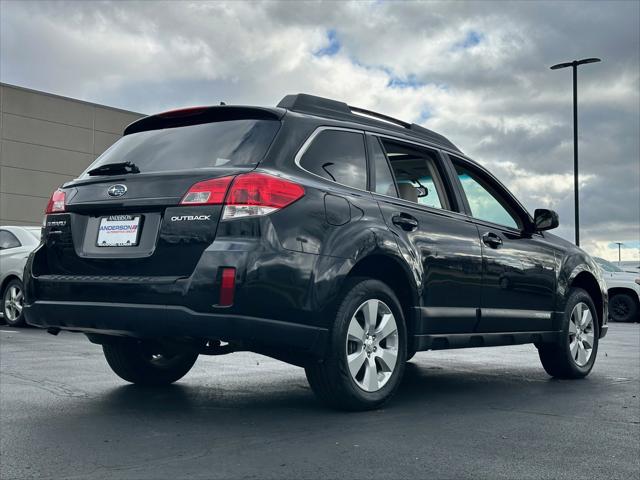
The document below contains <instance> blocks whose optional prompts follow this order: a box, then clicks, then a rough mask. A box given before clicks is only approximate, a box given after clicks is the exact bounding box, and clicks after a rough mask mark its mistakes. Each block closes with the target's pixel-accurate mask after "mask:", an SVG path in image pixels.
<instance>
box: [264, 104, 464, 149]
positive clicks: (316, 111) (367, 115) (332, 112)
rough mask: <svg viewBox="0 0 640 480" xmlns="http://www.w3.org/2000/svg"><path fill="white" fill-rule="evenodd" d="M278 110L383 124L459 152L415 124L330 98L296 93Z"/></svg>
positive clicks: (280, 105)
mask: <svg viewBox="0 0 640 480" xmlns="http://www.w3.org/2000/svg"><path fill="white" fill-rule="evenodd" d="M277 106H278V107H279V108H285V109H287V110H291V111H294V112H300V113H308V114H311V115H321V116H328V117H332V118H336V119H343V120H349V121H356V122H360V123H362V122H363V121H364V123H370V122H367V121H366V120H373V121H374V122H376V123H378V122H383V123H386V124H392V125H394V126H396V127H399V128H404V129H407V130H409V131H410V132H412V133H415V134H417V135H419V136H422V137H426V138H427V139H428V140H430V141H433V142H436V143H440V144H442V145H444V146H446V147H448V148H451V149H452V150H456V151H458V152H459V151H460V150H459V149H458V147H456V146H455V145H454V144H453V143H452V142H451V141H450V140H449V139H447V138H446V137H444V136H442V135H440V134H439V133H436V132H433V131H431V130H429V129H427V128H424V127H422V126H420V125H418V124H416V123H408V122H405V121H402V120H399V119H397V118H394V117H390V116H388V115H384V114H382V113H378V112H374V111H371V110H365V109H364V108H360V107H353V106H351V105H347V104H346V103H345V102H340V101H338V100H331V99H330V98H324V97H317V96H315V95H309V94H306V93H298V94H294V95H287V96H285V97H284V98H283V99H282V100H280V102H279V103H278V105H277Z"/></svg>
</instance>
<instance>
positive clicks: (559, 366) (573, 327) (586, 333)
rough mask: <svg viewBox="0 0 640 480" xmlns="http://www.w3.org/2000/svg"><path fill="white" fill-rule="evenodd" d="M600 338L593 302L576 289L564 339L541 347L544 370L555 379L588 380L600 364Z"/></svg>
mask: <svg viewBox="0 0 640 480" xmlns="http://www.w3.org/2000/svg"><path fill="white" fill-rule="evenodd" d="M599 336H600V326H599V324H598V316H597V314H596V308H595V305H594V304H593V300H591V297H590V296H589V294H588V293H587V292H586V291H584V290H582V289H581V288H572V289H571V290H570V292H569V298H568V300H567V305H566V308H565V311H564V318H563V327H562V332H561V334H560V338H559V339H558V341H557V342H554V343H542V344H540V345H538V354H539V355H540V361H541V362H542V366H543V367H544V369H545V370H546V372H547V373H548V374H549V375H551V376H552V377H556V378H583V377H586V376H587V375H589V372H591V369H592V368H593V365H594V363H595V361H596V356H597V354H598V341H599ZM588 345H590V346H591V348H590V349H589V348H587V346H588Z"/></svg>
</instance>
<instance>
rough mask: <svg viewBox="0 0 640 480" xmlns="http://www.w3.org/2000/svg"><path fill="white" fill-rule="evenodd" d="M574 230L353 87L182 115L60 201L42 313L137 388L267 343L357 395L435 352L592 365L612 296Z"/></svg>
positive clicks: (54, 206) (38, 294) (38, 289)
mask: <svg viewBox="0 0 640 480" xmlns="http://www.w3.org/2000/svg"><path fill="white" fill-rule="evenodd" d="M557 225H558V218H557V215H556V214H555V213H554V212H552V211H550V210H536V212H535V215H534V217H533V218H532V217H531V216H530V215H529V214H528V213H527V211H526V210H525V209H524V208H523V207H522V205H521V204H520V203H519V202H518V201H517V200H516V199H515V198H514V197H513V196H512V195H511V194H510V193H509V191H507V189H506V188H505V187H504V186H503V185H502V184H500V182H498V181H497V180H496V179H495V178H494V177H493V176H492V175H491V174H489V173H488V172H487V171H486V170H485V169H484V168H482V167H481V166H480V165H478V164H477V163H475V162H473V161H471V160H470V159H468V158H467V157H466V156H465V155H464V154H462V153H461V152H460V150H459V149H458V148H456V146H455V145H453V144H452V143H451V142H450V141H449V140H447V139H446V138H444V137H442V136H441V135H438V134H436V133H434V132H431V131H429V130H426V129H424V128H422V127H420V126H418V125H415V124H408V123H405V122H402V121H399V120H396V119H394V118H391V117H388V116H385V115H381V114H378V113H375V112H371V111H367V110H363V109H359V108H355V107H350V106H348V105H347V104H345V103H342V102H337V101H333V100H328V99H323V98H319V97H314V96H310V95H304V94H299V95H289V96H287V97H285V98H284V99H283V100H282V101H281V102H280V103H279V104H278V106H277V108H258V107H247V106H214V107H203V108H191V109H184V110H177V111H170V112H166V113H160V114H158V115H151V116H148V117H145V118H142V119H140V120H138V121H136V122H134V123H132V124H131V125H129V126H128V127H127V128H126V130H125V131H124V136H123V138H122V139H120V140H119V141H118V142H116V143H115V144H114V145H113V146H112V147H111V148H110V149H108V150H107V151H106V152H105V153H104V154H103V155H102V156H100V157H99V158H98V159H97V160H96V161H95V162H94V163H93V164H92V165H91V166H90V167H89V168H88V169H87V170H86V171H85V172H84V173H83V174H82V175H81V176H80V177H79V178H77V179H76V180H74V181H71V182H69V183H67V184H65V185H63V186H62V187H61V188H60V189H59V190H57V191H56V192H55V193H54V194H53V195H52V197H51V200H50V201H49V204H48V206H47V210H46V218H45V223H44V231H43V241H42V244H41V245H40V246H39V248H37V250H36V251H35V252H34V253H33V254H32V255H31V257H30V259H29V261H28V263H27V266H26V271H25V277H24V278H25V284H26V285H25V305H24V307H25V315H26V319H27V322H28V323H30V324H32V325H36V326H39V327H44V328H48V329H49V331H50V332H51V333H54V334H55V333H57V332H58V331H60V330H69V331H74V332H83V333H84V334H86V336H87V337H88V338H89V340H90V341H92V342H94V343H97V344H100V345H102V348H103V350H104V355H105V357H106V360H107V362H108V363H109V365H110V366H111V368H112V369H113V370H114V371H115V373H116V374H118V375H119V376H120V377H122V378H123V379H125V380H127V381H129V382H133V383H138V384H156V385H157V384H168V383H171V382H175V381H176V380H178V379H180V378H181V377H182V376H184V375H185V374H186V373H187V372H188V371H189V369H190V368H191V367H192V366H193V364H194V362H195V361H196V358H197V357H198V355H200V354H205V355H219V354H225V353H231V352H233V351H238V350H249V351H253V352H258V353H261V354H264V355H268V356H271V357H274V358H277V359H280V360H283V361H285V362H289V363H292V364H294V365H299V366H302V367H304V368H305V371H306V374H307V378H308V380H309V383H310V384H311V387H312V389H313V391H314V392H315V393H316V394H317V395H318V396H319V397H320V398H321V399H322V400H324V401H325V402H327V403H329V404H330V405H333V406H335V407H339V408H346V409H352V410H355V409H368V408H375V407H377V406H379V405H381V404H382V403H383V402H385V401H386V400H387V399H389V398H390V397H391V396H392V395H393V393H394V392H395V390H396V389H397V388H398V385H399V383H400V381H401V379H402V374H403V371H404V368H405V362H406V361H407V360H408V359H410V358H411V357H412V356H413V355H414V354H415V353H416V352H417V351H422V350H432V349H446V348H461V347H484V346H492V345H513V344H524V343H533V344H534V345H535V346H536V347H537V349H538V352H539V355H540V359H541V361H542V365H543V367H544V368H545V370H546V371H547V372H548V373H549V374H550V375H552V376H555V377H562V378H579V377H584V376H585V375H587V374H588V373H589V371H590V370H591V368H592V367H593V364H594V362H595V359H596V354H597V350H598V340H599V339H600V338H602V337H603V336H604V335H605V334H606V331H607V294H606V289H605V286H604V283H603V282H602V280H601V278H600V275H599V273H598V272H599V271H598V268H597V267H596V265H595V264H594V263H593V261H592V260H591V258H590V257H589V256H588V255H587V254H586V253H585V252H583V251H582V250H580V249H579V248H576V247H575V246H574V245H572V244H570V243H568V242H566V241H564V240H561V239H560V238H558V237H556V236H553V235H550V234H548V233H547V232H546V231H547V230H550V229H552V228H554V227H556V226H557Z"/></svg>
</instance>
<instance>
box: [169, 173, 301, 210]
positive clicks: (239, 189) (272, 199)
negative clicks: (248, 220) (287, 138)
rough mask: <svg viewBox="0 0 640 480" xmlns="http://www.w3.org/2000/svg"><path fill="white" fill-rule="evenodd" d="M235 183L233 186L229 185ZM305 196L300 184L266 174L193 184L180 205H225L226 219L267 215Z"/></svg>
mask: <svg viewBox="0 0 640 480" xmlns="http://www.w3.org/2000/svg"><path fill="white" fill-rule="evenodd" d="M230 184H231V186H230V187H229V185H230ZM303 196H304V188H303V187H302V186H301V185H298V184H297V183H294V182H290V181H288V180H283V179H282V178H278V177H274V176H272V175H267V174H264V173H245V174H243V175H238V176H237V177H235V178H234V177H222V178H214V179H211V180H205V181H202V182H198V183H196V184H195V185H193V186H192V187H191V188H190V189H189V191H188V192H187V193H186V194H185V196H184V197H183V198H182V201H181V202H180V205H222V204H224V211H223V213H222V220H229V219H232V218H241V217H252V216H257V215H267V214H269V213H271V212H274V211H276V210H279V209H281V208H284V207H286V206H287V205H290V204H291V203H293V202H295V201H296V200H298V199H299V198H301V197H303Z"/></svg>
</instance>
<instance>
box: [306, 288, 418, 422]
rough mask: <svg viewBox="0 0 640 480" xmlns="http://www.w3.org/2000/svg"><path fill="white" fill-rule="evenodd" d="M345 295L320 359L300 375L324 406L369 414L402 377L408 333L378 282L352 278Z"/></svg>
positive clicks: (399, 311)
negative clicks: (362, 411)
mask: <svg viewBox="0 0 640 480" xmlns="http://www.w3.org/2000/svg"><path fill="white" fill-rule="evenodd" d="M344 291H345V292H346V293H345V295H344V297H343V298H342V301H341V302H340V303H339V306H338V308H337V310H336V314H335V319H334V322H333V325H332V328H331V332H330V338H329V342H328V346H327V353H326V354H325V358H324V359H323V360H322V361H320V362H316V363H312V364H310V365H307V366H306V368H305V372H306V375H307V380H308V381H309V384H310V385H311V388H312V390H313V391H314V393H315V394H316V395H317V396H318V398H320V400H321V401H323V402H324V403H325V404H327V405H329V406H331V407H333V408H337V409H340V410H351V411H355V410H372V409H375V408H378V407H380V406H381V405H383V404H384V403H385V402H387V401H388V400H389V399H390V398H391V397H392V396H393V394H394V393H395V392H396V390H397V389H398V386H399V385H400V381H401V379H402V375H403V373H404V368H405V362H406V357H407V338H406V337H407V334H406V327H405V322H404V317H403V315H402V308H401V307H400V302H399V301H398V299H397V297H396V295H395V294H394V293H393V291H392V290H391V289H390V288H389V287H388V286H387V285H385V284H384V283H382V282H380V281H378V280H373V279H367V278H354V279H352V280H350V281H349V282H348V284H347V285H346V287H345V289H344ZM374 311H375V312H374ZM365 313H366V316H365ZM373 313H375V314H373ZM389 315H390V316H389ZM370 318H375V322H371V321H369V320H368V319H370ZM348 355H349V357H350V359H351V361H349V360H348V359H347V356H348ZM394 356H395V359H394ZM350 365H351V368H350ZM358 365H360V366H359V367H358ZM351 370H353V371H354V372H355V373H354V374H352V373H351Z"/></svg>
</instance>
